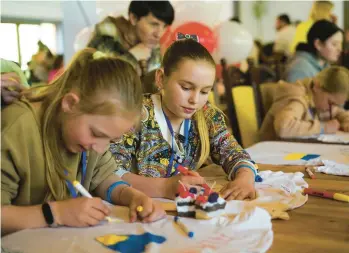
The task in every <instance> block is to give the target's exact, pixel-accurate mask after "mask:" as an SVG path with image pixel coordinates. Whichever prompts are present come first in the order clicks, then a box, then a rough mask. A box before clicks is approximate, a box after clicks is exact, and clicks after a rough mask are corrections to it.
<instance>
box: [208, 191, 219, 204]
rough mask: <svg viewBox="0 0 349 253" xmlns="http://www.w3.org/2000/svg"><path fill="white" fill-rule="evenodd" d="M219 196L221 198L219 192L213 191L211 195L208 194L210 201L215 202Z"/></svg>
mask: <svg viewBox="0 0 349 253" xmlns="http://www.w3.org/2000/svg"><path fill="white" fill-rule="evenodd" d="M218 198H219V195H218V193H217V192H213V193H211V194H210V196H208V202H210V203H215V202H217V200H218Z"/></svg>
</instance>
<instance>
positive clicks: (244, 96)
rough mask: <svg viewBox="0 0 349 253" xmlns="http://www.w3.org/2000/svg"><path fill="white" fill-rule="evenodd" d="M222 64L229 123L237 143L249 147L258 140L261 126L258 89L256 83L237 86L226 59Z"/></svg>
mask: <svg viewBox="0 0 349 253" xmlns="http://www.w3.org/2000/svg"><path fill="white" fill-rule="evenodd" d="M221 64H222V77H223V83H224V86H225V90H226V93H225V100H226V103H227V116H228V119H229V123H230V126H231V128H232V132H233V134H234V137H235V139H236V140H237V142H238V143H239V144H240V145H242V146H243V147H248V146H250V145H252V144H253V143H255V141H256V140H257V139H258V138H257V137H258V129H259V126H260V124H261V119H260V117H259V111H258V110H257V109H256V105H257V104H258V103H257V102H256V93H257V88H256V85H255V84H254V83H252V84H251V85H245V84H242V85H237V84H236V82H234V81H233V80H232V79H231V75H230V74H229V71H228V69H227V66H226V62H225V60H224V59H222V61H221ZM232 84H234V86H233V85H232Z"/></svg>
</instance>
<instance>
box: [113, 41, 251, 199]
mask: <svg viewBox="0 0 349 253" xmlns="http://www.w3.org/2000/svg"><path fill="white" fill-rule="evenodd" d="M214 80H215V62H214V60H213V59H212V56H211V55H210V53H209V52H208V51H207V50H206V49H205V47H203V46H202V45H201V44H200V43H198V42H196V41H194V40H192V39H185V40H180V41H176V42H174V43H173V44H172V45H171V46H170V47H169V49H168V50H167V51H166V53H165V55H164V59H163V62H162V68H161V69H159V70H157V72H156V83H157V85H158V87H159V89H160V92H159V93H158V94H153V95H150V94H147V95H145V96H144V99H143V111H142V123H141V129H140V131H133V132H130V133H129V134H126V135H124V137H123V138H121V139H120V140H117V141H115V142H114V143H113V144H112V145H111V148H110V150H111V152H112V153H113V155H114V157H115V160H116V163H117V164H118V171H117V174H118V175H119V176H121V177H122V179H123V180H125V181H127V182H129V183H131V184H132V185H133V186H134V187H135V188H137V189H139V190H140V191H142V192H144V193H146V194H147V195H149V196H152V197H165V198H174V196H175V193H176V190H177V185H178V181H179V180H181V182H183V183H185V184H188V185H200V184H202V183H203V182H204V179H203V178H202V177H200V176H199V175H198V174H197V173H196V172H192V173H191V175H190V176H184V175H179V174H178V172H177V170H176V169H175V167H176V164H182V165H184V166H186V167H187V168H189V169H190V170H192V171H196V170H198V169H199V168H200V167H201V166H202V165H203V163H204V162H205V161H206V159H207V158H208V157H209V156H210V157H211V158H212V160H213V161H214V162H215V163H216V164H219V165H221V166H222V167H223V169H224V171H225V172H226V174H227V176H228V179H229V180H232V181H231V182H229V183H228V184H227V185H226V186H224V187H223V189H222V191H221V194H222V195H223V196H224V197H225V198H226V199H228V200H230V199H245V198H254V197H255V189H254V179H255V175H256V169H255V166H254V164H253V162H252V161H251V159H250V157H249V155H248V154H247V153H246V152H245V151H244V150H243V149H242V148H241V147H240V146H239V144H238V143H237V142H236V141H235V139H234V137H233V136H232V135H231V134H230V133H229V132H228V130H227V126H226V124H225V121H224V115H223V113H222V112H221V111H220V110H218V109H216V108H215V107H213V106H212V105H211V104H210V103H209V102H208V95H209V92H210V91H211V89H212V87H213V84H214ZM129 172H131V173H129Z"/></svg>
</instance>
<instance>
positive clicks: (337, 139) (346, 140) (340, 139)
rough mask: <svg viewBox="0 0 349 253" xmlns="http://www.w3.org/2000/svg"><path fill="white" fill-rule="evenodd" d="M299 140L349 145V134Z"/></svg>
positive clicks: (343, 133)
mask: <svg viewBox="0 0 349 253" xmlns="http://www.w3.org/2000/svg"><path fill="white" fill-rule="evenodd" d="M292 139H294V138H292ZM299 139H309V140H317V141H320V142H325V143H338V144H349V133H347V132H343V131H338V132H337V133H336V134H320V135H318V134H317V135H311V136H302V137H299ZM285 140H287V139H285Z"/></svg>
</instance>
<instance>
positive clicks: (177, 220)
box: [174, 216, 194, 238]
mask: <svg viewBox="0 0 349 253" xmlns="http://www.w3.org/2000/svg"><path fill="white" fill-rule="evenodd" d="M174 222H175V223H176V224H177V225H178V226H179V227H180V228H181V229H182V230H183V232H184V233H186V234H187V235H188V237H189V238H193V237H194V232H192V231H189V229H188V228H187V227H186V226H185V225H184V224H183V223H182V222H180V221H179V217H178V216H175V217H174Z"/></svg>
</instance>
